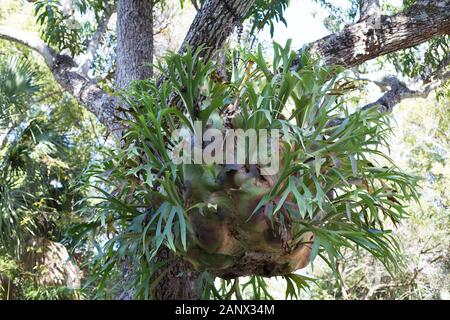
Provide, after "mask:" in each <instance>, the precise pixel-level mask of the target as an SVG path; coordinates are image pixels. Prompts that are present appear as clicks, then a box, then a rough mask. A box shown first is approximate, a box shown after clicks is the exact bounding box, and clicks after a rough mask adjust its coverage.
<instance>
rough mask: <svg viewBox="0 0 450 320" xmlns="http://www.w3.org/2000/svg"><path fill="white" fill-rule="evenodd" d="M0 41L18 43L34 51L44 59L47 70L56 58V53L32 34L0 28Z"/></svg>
mask: <svg viewBox="0 0 450 320" xmlns="http://www.w3.org/2000/svg"><path fill="white" fill-rule="evenodd" d="M0 39H4V40H8V41H13V42H16V43H20V44H22V45H24V46H26V47H28V48H30V49H32V50H34V51H36V52H37V53H39V54H40V55H41V56H42V57H44V60H45V63H46V64H47V66H48V67H49V68H52V67H53V62H54V59H55V58H56V56H57V53H56V51H55V50H53V49H52V48H50V47H49V46H48V45H47V44H46V43H45V42H44V41H42V40H41V39H39V37H37V36H35V35H34V34H31V33H28V32H22V31H17V30H12V29H8V28H0Z"/></svg>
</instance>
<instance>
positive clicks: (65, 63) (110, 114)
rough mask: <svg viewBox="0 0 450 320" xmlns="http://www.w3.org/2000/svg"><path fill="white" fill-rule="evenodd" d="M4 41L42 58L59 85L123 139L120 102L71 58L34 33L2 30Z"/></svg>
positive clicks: (0, 33)
mask: <svg viewBox="0 0 450 320" xmlns="http://www.w3.org/2000/svg"><path fill="white" fill-rule="evenodd" d="M0 39H5V40H8V41H12V42H15V43H19V44H22V45H24V46H26V47H28V48H30V49H32V50H34V51H36V52H37V53H39V54H40V55H42V56H43V57H44V60H45V63H46V64H47V66H48V67H49V69H50V70H51V72H52V73H53V76H54V77H55V79H56V81H57V82H58V83H59V84H60V85H61V86H62V87H63V88H64V89H65V90H66V91H67V92H68V93H70V94H71V95H72V96H73V97H74V98H75V99H77V100H78V101H79V102H80V103H82V104H83V105H84V106H86V108H87V109H88V110H89V111H90V112H92V113H93V114H94V115H95V116H96V117H97V119H98V120H99V121H100V122H101V123H102V124H103V125H105V126H106V127H107V128H108V130H109V131H113V132H114V133H116V135H117V136H119V135H120V126H119V125H118V123H117V122H116V119H115V118H114V113H115V107H116V105H117V103H118V101H117V98H115V97H112V96H110V95H108V94H107V93H106V92H104V91H103V90H102V89H101V88H100V87H99V86H98V85H97V83H96V82H95V81H93V80H91V79H89V78H87V77H86V76H85V75H83V74H81V73H80V72H78V71H76V66H77V65H76V63H75V62H74V60H73V59H72V58H71V57H69V56H66V55H60V54H58V53H56V51H55V50H53V49H52V48H50V47H49V46H48V45H47V44H45V43H44V42H43V41H42V40H41V39H39V38H38V37H37V36H35V35H34V34H32V33H28V32H21V31H15V30H11V29H6V28H0Z"/></svg>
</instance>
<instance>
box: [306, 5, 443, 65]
mask: <svg viewBox="0 0 450 320" xmlns="http://www.w3.org/2000/svg"><path fill="white" fill-rule="evenodd" d="M449 8H450V1H449V0H440V1H428V0H418V1H417V3H416V4H415V5H414V6H412V7H411V8H410V9H409V10H406V11H405V12H401V13H398V14H396V15H393V16H380V17H379V19H380V21H378V22H377V23H375V25H374V24H373V23H372V21H370V19H365V20H363V21H360V22H358V23H356V24H353V25H350V26H347V27H345V28H344V29H343V30H342V31H339V32H337V33H335V34H332V35H329V36H327V37H324V38H322V39H320V40H318V41H315V42H313V43H312V44H311V49H312V51H313V52H316V53H318V54H319V56H320V57H321V58H322V59H323V60H324V61H325V62H326V63H327V64H330V65H332V64H340V65H343V66H345V67H348V68H349V67H353V66H356V65H359V64H361V63H363V62H366V61H368V60H371V59H374V58H376V57H379V56H382V55H384V54H387V53H391V52H394V51H398V50H401V49H406V48H410V47H414V46H416V45H418V44H421V43H423V42H425V41H427V40H430V39H431V38H433V37H435V36H439V35H444V34H450V10H449Z"/></svg>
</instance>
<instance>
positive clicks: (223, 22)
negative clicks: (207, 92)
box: [179, 0, 255, 59]
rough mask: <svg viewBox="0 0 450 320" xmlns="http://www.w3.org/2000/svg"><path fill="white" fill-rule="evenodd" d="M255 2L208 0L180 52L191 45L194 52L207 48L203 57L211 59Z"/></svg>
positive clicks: (246, 0) (249, 0)
mask: <svg viewBox="0 0 450 320" xmlns="http://www.w3.org/2000/svg"><path fill="white" fill-rule="evenodd" d="M254 2H255V1H254V0H207V1H205V3H203V5H202V7H201V9H200V10H199V11H198V13H197V15H196V16H195V18H194V21H193V22H192V24H191V27H190V28H189V31H188V33H187V35H186V37H185V39H184V41H183V45H182V46H181V48H180V50H179V51H180V52H184V51H185V50H186V45H188V44H189V45H190V46H191V48H192V49H193V50H195V49H196V48H198V47H199V46H200V45H203V46H204V47H205V50H204V51H203V57H204V58H205V59H209V58H211V56H212V55H213V53H214V52H215V51H216V50H217V49H219V48H221V47H222V45H223V44H224V42H225V40H226V39H227V38H228V37H229V36H230V34H231V33H232V32H233V31H234V28H235V27H236V26H238V25H239V24H241V22H242V21H241V20H242V18H243V17H244V15H245V14H246V13H247V11H248V10H249V9H250V7H251V6H252V5H253V3H254Z"/></svg>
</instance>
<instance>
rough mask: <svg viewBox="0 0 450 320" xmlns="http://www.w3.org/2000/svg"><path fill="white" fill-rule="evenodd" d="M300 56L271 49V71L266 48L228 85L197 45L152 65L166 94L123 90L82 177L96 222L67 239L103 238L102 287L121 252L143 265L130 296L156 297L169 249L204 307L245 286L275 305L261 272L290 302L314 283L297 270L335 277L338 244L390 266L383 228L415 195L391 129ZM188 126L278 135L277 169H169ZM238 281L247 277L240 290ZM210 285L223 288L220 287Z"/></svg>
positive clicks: (330, 71) (333, 73) (393, 254)
mask: <svg viewBox="0 0 450 320" xmlns="http://www.w3.org/2000/svg"><path fill="white" fill-rule="evenodd" d="M297 55H298V53H296V52H293V51H291V50H290V43H289V42H288V44H287V46H286V47H284V48H283V47H281V46H280V45H278V44H274V58H273V60H272V62H271V64H269V63H267V62H266V60H265V58H264V56H263V53H262V49H261V48H259V49H258V51H257V52H256V53H247V52H243V53H241V56H242V57H243V59H242V61H241V62H240V64H239V65H237V66H234V67H232V70H230V74H229V76H230V81H229V82H226V83H223V82H219V81H218V80H216V77H215V66H214V65H213V64H212V63H211V62H207V63H206V62H204V61H203V60H202V58H201V49H199V50H197V51H195V52H191V51H190V50H189V49H188V50H187V52H186V54H184V55H179V54H174V53H172V54H169V55H168V56H167V57H166V58H165V62H166V64H165V65H162V64H160V65H159V68H160V70H161V71H163V72H165V73H166V74H167V80H165V81H164V82H163V83H162V84H161V85H159V86H158V85H157V84H156V83H155V82H153V81H143V82H139V83H135V85H134V86H133V87H132V88H131V89H130V90H129V91H128V92H125V93H124V94H123V101H124V103H125V104H126V105H127V108H126V111H125V112H126V114H127V117H126V120H124V124H125V125H126V127H127V129H126V134H125V136H124V139H123V148H121V149H117V150H115V151H114V152H112V153H111V154H110V155H108V157H107V159H106V161H104V162H103V163H102V164H100V165H95V166H93V167H92V168H90V170H89V171H88V172H86V175H85V177H86V181H85V185H84V187H85V188H94V189H95V190H96V194H97V195H96V196H93V197H91V198H90V201H91V204H94V207H95V211H94V212H95V214H94V215H93V216H92V218H91V220H90V221H88V222H87V223H85V224H84V225H79V226H77V227H76V230H75V231H76V233H77V234H78V235H80V234H83V233H86V232H89V231H91V230H92V229H93V228H94V229H97V228H103V230H105V231H106V232H105V234H106V236H107V239H105V243H104V246H103V248H101V247H98V250H99V256H98V257H97V261H98V262H99V263H98V265H97V266H98V268H99V269H98V270H97V271H98V273H97V274H98V276H100V277H101V279H103V280H105V279H106V278H107V276H108V273H109V272H110V271H111V270H112V269H113V268H114V265H115V263H116V262H117V261H119V260H120V259H121V258H122V257H124V256H129V257H132V258H133V259H135V262H137V263H138V264H139V265H140V266H141V267H140V273H139V274H138V276H137V277H136V278H135V283H134V284H132V285H133V286H134V287H135V289H136V293H137V295H141V296H144V297H151V296H153V295H154V292H153V291H154V290H155V287H156V285H155V283H156V282H157V281H158V280H159V278H160V277H159V278H156V279H155V274H156V273H155V272H156V270H157V269H159V268H163V267H164V266H165V264H167V263H170V261H165V262H164V261H163V262H158V263H157V262H156V260H155V256H156V254H157V253H158V251H159V250H160V249H161V248H162V247H163V246H164V247H167V248H169V249H170V250H172V251H173V252H175V253H176V254H177V255H178V256H180V257H182V258H184V259H185V260H187V261H189V262H190V263H191V264H192V266H193V267H194V268H195V269H196V270H198V271H202V276H201V277H199V279H200V280H199V281H202V283H201V290H202V291H203V297H205V298H230V297H231V296H232V295H235V296H236V297H237V298H240V297H241V296H242V294H241V288H242V289H246V288H250V289H251V290H252V291H253V297H256V298H271V296H270V294H269V293H268V292H267V288H266V287H267V285H266V283H265V282H264V278H263V277H268V276H282V277H284V279H285V280H286V282H287V292H286V297H288V296H289V297H297V293H298V292H297V291H296V290H295V288H297V289H302V288H305V287H307V285H308V281H309V280H310V279H308V278H306V277H302V276H299V275H295V274H292V272H294V271H295V270H298V269H301V268H303V267H305V266H306V265H307V264H308V263H309V262H310V261H313V260H314V259H315V258H316V257H317V256H320V257H321V258H322V259H323V260H325V262H326V263H327V264H328V265H329V267H330V268H332V269H333V270H334V271H335V272H336V273H337V270H336V261H337V260H338V259H341V258H342V254H341V250H342V249H343V248H354V249H355V250H357V249H359V248H361V249H365V250H367V251H369V252H370V253H371V254H372V255H373V256H374V257H375V258H377V259H378V260H380V261H381V262H382V263H383V264H384V265H385V266H386V267H387V268H388V269H389V270H390V269H393V268H394V269H395V268H397V267H398V261H397V256H398V245H397V243H396V241H395V238H394V237H393V236H392V234H391V231H390V230H386V229H385V226H386V225H391V224H394V225H395V224H398V223H400V221H401V220H402V219H403V218H404V217H405V211H404V205H405V202H406V201H408V200H409V199H411V198H412V199H416V192H415V179H413V178H412V177H411V176H408V175H406V174H404V173H402V172H401V171H399V170H398V169H397V168H396V167H395V165H394V164H393V163H392V162H391V161H390V159H389V158H388V157H387V156H386V155H385V154H384V153H383V151H382V147H383V146H385V141H386V137H387V135H388V134H389V132H390V126H389V121H388V119H387V117H386V116H385V115H381V114H379V113H378V112H377V111H376V110H374V109H369V110H360V109H359V110H356V111H354V112H353V113H350V110H349V106H348V103H347V101H346V99H345V93H346V92H347V91H348V90H349V89H348V88H349V87H351V81H349V79H346V78H345V77H344V76H343V75H340V71H341V70H340V69H339V68H335V67H334V68H326V67H323V66H321V65H320V63H319V62H318V61H317V60H316V59H314V58H313V57H311V56H309V54H308V53H307V52H303V53H302V55H301V59H300V63H298V60H296V58H295V57H296V56H297ZM231 60H234V59H233V58H232V59H231ZM294 61H295V65H300V67H298V69H296V70H293V69H292V65H293V62H294ZM338 119H341V120H339V121H337V120H338ZM342 119H344V120H342ZM195 121H201V129H202V130H203V129H206V128H210V127H214V128H216V129H218V130H221V131H223V130H225V129H226V128H233V129H267V128H269V129H279V130H280V132H281V133H282V135H281V141H282V143H281V145H280V148H279V150H277V151H279V153H280V163H281V167H280V170H279V172H277V173H271V174H267V173H265V172H264V171H263V170H261V166H260V165H259V164H256V165H250V164H243V165H221V164H175V163H174V161H173V154H172V153H173V151H174V148H175V146H176V144H177V141H175V140H174V139H173V138H172V133H173V132H174V131H175V130H177V129H179V128H186V129H187V130H188V131H190V132H191V133H192V134H195V130H196V129H195V123H194V122H195ZM377 159H379V160H380V159H381V160H380V161H385V160H387V161H388V162H389V163H390V166H389V167H386V166H382V165H381V164H378V162H377ZM87 200H89V199H86V201H87ZM241 276H250V278H249V281H248V282H247V283H244V284H242V285H240V284H239V281H238V279H239V277H241ZM215 277H220V278H222V279H225V280H223V282H222V287H221V288H216V287H215V285H214V279H215ZM233 279H234V280H233ZM101 286H102V284H101V285H100V287H101Z"/></svg>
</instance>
